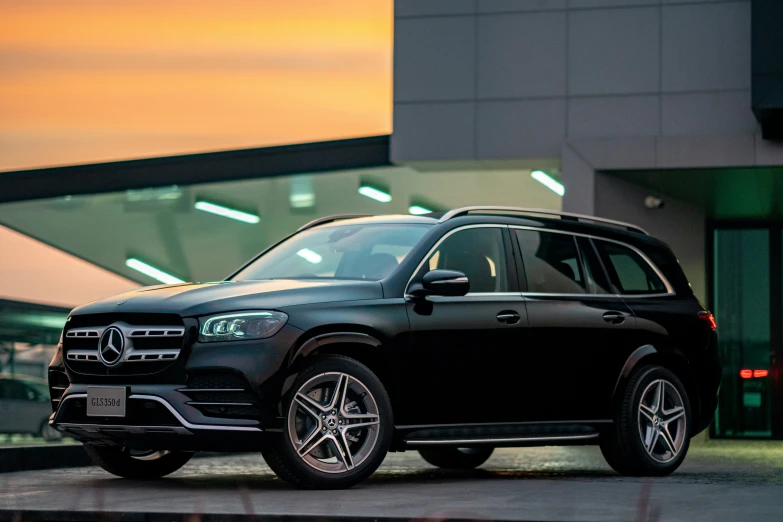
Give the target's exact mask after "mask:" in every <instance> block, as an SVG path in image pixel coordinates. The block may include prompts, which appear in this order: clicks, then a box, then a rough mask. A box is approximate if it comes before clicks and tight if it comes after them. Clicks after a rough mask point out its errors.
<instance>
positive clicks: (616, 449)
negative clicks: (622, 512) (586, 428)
mask: <svg viewBox="0 0 783 522" xmlns="http://www.w3.org/2000/svg"><path fill="white" fill-rule="evenodd" d="M621 393H622V396H621V397H620V400H619V401H618V404H617V408H616V410H615V415H614V424H613V426H612V428H611V429H610V430H609V431H607V432H606V433H604V434H603V435H602V438H601V452H602V453H603V455H604V457H605V458H606V461H607V462H608V463H609V465H610V466H611V467H612V468H614V470H615V471H617V472H618V473H621V474H623V475H634V476H663V475H668V474H670V473H672V472H674V471H675V470H676V469H677V468H678V467H679V466H680V464H682V461H683V460H684V459H685V454H686V453H687V452H688V446H689V444H690V431H689V429H690V419H691V407H690V402H689V400H688V394H687V393H686V391H685V387H684V386H683V385H682V383H681V382H680V380H679V379H678V378H677V376H676V375H674V373H672V372H671V371H670V370H668V369H666V368H664V367H662V366H645V367H643V368H639V369H638V370H636V371H634V372H633V373H632V374H631V377H630V378H629V379H628V383H627V384H626V386H625V389H624V390H623V391H622V392H621Z"/></svg>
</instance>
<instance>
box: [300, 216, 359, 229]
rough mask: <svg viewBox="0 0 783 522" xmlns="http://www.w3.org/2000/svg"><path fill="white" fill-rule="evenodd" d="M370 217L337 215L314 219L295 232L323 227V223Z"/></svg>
mask: <svg viewBox="0 0 783 522" xmlns="http://www.w3.org/2000/svg"><path fill="white" fill-rule="evenodd" d="M370 216H372V214H337V215H335V216H324V217H321V218H318V219H314V220H312V221H310V222H309V223H307V224H305V225H302V226H301V227H299V229H298V230H297V232H301V231H302V230H307V229H308V228H313V227H317V226H318V225H323V224H324V223H331V222H333V221H340V220H341V219H353V218H362V217H370Z"/></svg>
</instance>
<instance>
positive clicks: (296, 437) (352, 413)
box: [263, 356, 393, 489]
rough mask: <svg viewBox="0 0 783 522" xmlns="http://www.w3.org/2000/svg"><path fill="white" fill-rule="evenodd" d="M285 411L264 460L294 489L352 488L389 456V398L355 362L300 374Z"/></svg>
mask: <svg viewBox="0 0 783 522" xmlns="http://www.w3.org/2000/svg"><path fill="white" fill-rule="evenodd" d="M283 407H284V409H283V411H284V412H285V413H286V419H287V420H286V425H285V427H284V428H283V433H282V435H281V436H279V437H277V438H276V439H275V440H272V441H270V445H269V446H268V447H267V448H266V449H265V450H264V451H263V455H264V459H265V460H266V462H267V464H268V465H269V467H270V468H272V471H274V472H275V473H276V474H277V475H278V476H279V477H280V478H282V479H283V480H285V481H287V482H289V483H291V484H293V485H295V486H298V487H302V488H310V489H338V488H348V487H351V486H353V485H355V484H357V483H359V482H361V481H363V480H364V479H366V478H367V477H369V476H370V475H371V474H372V473H373V472H374V471H375V470H376V469H377V468H378V466H380V464H381V462H382V461H383V459H384V457H385V456H386V452H387V450H388V448H389V444H390V442H391V434H392V426H393V423H392V412H391V404H390V402H389V397H388V395H387V394H386V390H385V389H384V387H383V385H382V384H381V382H380V380H379V379H378V377H376V376H375V374H374V373H372V371H370V369H369V368H367V367H366V366H364V365H363V364H360V363H359V362H357V361H354V360H353V359H349V358H347V357H342V356H328V357H323V358H320V359H318V360H317V361H316V362H314V363H313V364H312V365H311V366H309V367H308V368H306V369H305V370H304V371H302V372H301V373H300V374H299V377H298V378H297V379H296V381H295V382H294V385H293V387H292V392H291V393H290V394H289V395H288V397H287V398H286V400H285V403H284V404H283Z"/></svg>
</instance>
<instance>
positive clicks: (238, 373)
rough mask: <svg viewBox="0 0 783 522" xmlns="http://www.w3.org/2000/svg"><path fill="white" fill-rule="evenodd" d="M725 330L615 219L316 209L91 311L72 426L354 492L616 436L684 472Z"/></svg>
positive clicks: (64, 372) (614, 443) (616, 453)
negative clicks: (496, 456)
mask: <svg viewBox="0 0 783 522" xmlns="http://www.w3.org/2000/svg"><path fill="white" fill-rule="evenodd" d="M715 330H716V327H715V322H714V319H713V317H712V315H711V314H710V313H709V312H708V311H707V310H705V309H704V307H703V306H702V305H701V304H699V301H698V300H697V299H696V297H694V295H693V292H692V291H691V288H690V285H689V284H688V281H687V280H686V278H685V275H684V274H683V271H682V270H681V268H680V266H679V264H678V263H677V260H676V258H675V256H674V254H673V253H672V251H671V249H670V248H669V247H668V246H667V245H666V244H664V243H663V242H661V241H659V240H657V239H655V238H653V237H650V236H649V235H647V234H646V233H645V232H644V231H643V230H641V229H639V228H637V227H635V226H633V225H628V224H625V223H620V222H615V221H609V220H604V219H599V218H593V217H587V216H578V215H572V214H564V213H554V212H550V211H542V210H529V209H528V210H526V209H515V208H504V207H469V208H462V209H457V210H452V211H450V212H447V213H445V214H429V215H425V216H378V217H358V218H357V217H349V216H335V217H330V218H324V219H319V220H316V221H314V222H312V223H310V224H308V225H306V226H304V227H302V228H301V229H300V230H299V231H297V232H296V233H295V234H292V235H291V236H289V237H287V238H285V239H284V240H282V241H280V242H279V243H277V244H276V245H273V246H272V247H270V248H269V249H267V250H266V251H264V252H262V253H261V254H260V255H259V256H257V257H256V258H255V259H253V260H251V261H250V262H249V263H247V264H246V265H245V266H243V267H242V268H240V269H239V270H237V271H236V273H234V274H233V275H231V276H230V277H229V278H227V279H226V280H225V281H220V282H215V283H187V284H174V285H164V286H154V287H149V288H143V289H140V290H136V291H132V292H127V293H124V294H121V295H116V296H113V297H110V298H107V299H104V300H101V301H96V302H93V303H90V304H87V305H84V306H81V307H79V308H77V309H75V310H74V311H73V312H72V313H71V314H70V317H69V318H68V321H67V323H66V326H65V329H64V331H63V336H62V342H61V343H60V345H59V347H58V351H57V354H56V356H55V357H54V359H53V360H52V362H51V365H50V369H49V381H50V386H51V394H52V401H53V402H52V406H53V408H54V413H53V414H52V416H51V420H50V423H51V426H52V427H53V428H55V429H57V430H59V431H61V432H63V433H65V434H68V435H70V436H71V437H74V438H76V439H78V440H80V441H82V442H83V443H84V445H85V449H86V450H87V452H88V453H89V454H90V456H91V457H92V459H93V460H94V462H95V463H96V464H98V465H99V466H101V467H103V468H104V469H105V470H107V471H109V472H111V473H114V474H115V475H120V476H123V477H132V478H157V477H161V476H164V475H167V474H169V473H172V472H173V471H175V470H177V469H179V468H180V467H182V466H183V465H184V464H185V463H186V462H187V461H188V459H190V458H191V456H192V455H193V452H196V451H202V450H207V451H237V450H251V451H252V450H258V451H260V452H261V453H262V454H263V456H264V458H265V459H266V462H267V463H268V464H269V466H270V467H271V468H272V469H273V470H274V471H275V472H276V473H277V474H278V475H279V476H280V477H281V478H283V479H284V480H286V481H288V482H290V483H292V484H294V485H297V486H300V487H306V488H341V487H348V486H351V485H354V484H356V483H358V482H359V481H361V480H363V479H365V478H367V477H368V476H369V475H370V474H372V473H373V472H374V471H375V470H376V468H377V467H378V466H379V465H380V463H381V461H382V460H383V459H384V456H385V455H386V453H387V452H388V451H404V450H409V449H413V450H418V451H419V452H420V453H421V455H422V456H423V457H424V459H425V460H427V461H428V462H430V463H431V464H434V465H436V466H440V467H444V468H463V469H465V468H472V467H475V466H478V465H480V464H482V463H483V462H484V461H486V460H487V458H489V456H490V454H491V453H492V451H493V448H496V447H504V446H534V445H565V444H598V445H600V447H601V450H602V451H603V454H604V456H605V457H606V460H607V461H608V462H609V464H610V465H611V466H612V467H613V468H614V469H615V470H617V471H618V472H620V473H623V474H628V475H665V474H668V473H671V472H672V471H674V470H675V469H677V467H678V466H679V465H680V463H681V462H682V461H683V459H684V458H685V454H686V452H687V451H688V444H689V441H690V439H691V437H693V436H694V435H696V434H697V433H699V432H700V431H702V430H704V429H705V428H706V427H707V426H708V424H709V423H710V421H711V420H712V418H713V414H714V411H715V407H716V402H717V401H716V394H717V391H718V386H719V381H720V375H721V370H720V364H719V361H718V356H717V346H716V344H717V337H716V332H715Z"/></svg>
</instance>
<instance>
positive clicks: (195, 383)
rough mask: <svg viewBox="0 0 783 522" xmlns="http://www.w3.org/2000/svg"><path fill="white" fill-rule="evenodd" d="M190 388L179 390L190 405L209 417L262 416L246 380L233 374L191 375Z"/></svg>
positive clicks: (246, 417) (249, 417) (253, 417)
mask: <svg viewBox="0 0 783 522" xmlns="http://www.w3.org/2000/svg"><path fill="white" fill-rule="evenodd" d="M189 377H190V378H189V379H188V386H187V388H182V389H180V390H179V391H180V392H181V393H184V394H185V395H186V396H187V397H188V398H189V399H191V400H190V401H189V402H188V404H189V405H191V406H193V407H194V408H196V409H198V410H199V411H200V412H201V413H202V414H203V415H206V416H207V417H221V418H236V419H257V418H258V417H259V416H260V415H261V410H260V408H259V406H258V398H257V397H256V395H255V394H254V393H253V392H252V391H251V389H250V385H249V384H248V382H247V380H246V379H245V378H244V377H243V376H241V375H239V374H237V373H232V372H214V373H200V374H195V375H190V376H189Z"/></svg>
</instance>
